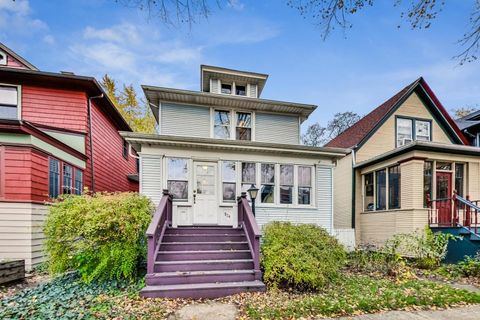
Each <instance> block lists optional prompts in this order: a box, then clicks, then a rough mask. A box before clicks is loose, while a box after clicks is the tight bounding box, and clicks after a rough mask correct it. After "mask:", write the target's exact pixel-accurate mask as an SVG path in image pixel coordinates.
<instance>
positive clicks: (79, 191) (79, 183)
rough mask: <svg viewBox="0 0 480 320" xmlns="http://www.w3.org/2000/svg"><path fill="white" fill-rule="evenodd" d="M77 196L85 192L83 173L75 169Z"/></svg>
mask: <svg viewBox="0 0 480 320" xmlns="http://www.w3.org/2000/svg"><path fill="white" fill-rule="evenodd" d="M74 191H75V194H77V195H81V194H82V192H83V172H82V171H81V170H78V169H75V189H74Z"/></svg>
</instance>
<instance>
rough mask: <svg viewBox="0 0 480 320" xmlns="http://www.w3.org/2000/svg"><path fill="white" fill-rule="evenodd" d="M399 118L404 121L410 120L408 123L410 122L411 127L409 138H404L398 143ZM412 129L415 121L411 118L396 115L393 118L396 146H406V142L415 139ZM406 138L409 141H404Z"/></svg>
mask: <svg viewBox="0 0 480 320" xmlns="http://www.w3.org/2000/svg"><path fill="white" fill-rule="evenodd" d="M399 120H406V121H410V123H411V127H410V139H407V138H404V139H403V143H402V144H399V138H398V135H399ZM414 130H415V121H414V120H413V119H410V118H402V117H396V118H395V145H396V147H397V148H398V147H403V146H406V145H407V144H409V143H412V142H413V141H415V139H414ZM406 140H410V142H405V141H406Z"/></svg>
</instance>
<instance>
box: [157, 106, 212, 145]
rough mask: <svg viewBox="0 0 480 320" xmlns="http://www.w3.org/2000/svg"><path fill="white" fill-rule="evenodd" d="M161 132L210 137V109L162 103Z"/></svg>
mask: <svg viewBox="0 0 480 320" xmlns="http://www.w3.org/2000/svg"><path fill="white" fill-rule="evenodd" d="M160 133H161V134H164V135H174V136H187V137H202V138H208V137H210V109H209V108H206V107H197V106H188V105H180V104H168V103H162V110H161V114H160Z"/></svg>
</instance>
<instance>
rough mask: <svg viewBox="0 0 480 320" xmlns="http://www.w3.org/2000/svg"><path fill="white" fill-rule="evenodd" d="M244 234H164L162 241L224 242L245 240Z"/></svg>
mask: <svg viewBox="0 0 480 320" xmlns="http://www.w3.org/2000/svg"><path fill="white" fill-rule="evenodd" d="M245 240H246V237H245V235H244V234H218V233H212V234H201V233H192V234H166V235H164V236H163V239H162V242H163V243H168V242H226V241H234V242H235V241H245Z"/></svg>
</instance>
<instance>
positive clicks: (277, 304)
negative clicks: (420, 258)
mask: <svg viewBox="0 0 480 320" xmlns="http://www.w3.org/2000/svg"><path fill="white" fill-rule="evenodd" d="M474 303H480V294H478V293H473V292H469V291H465V290H458V289H454V288H452V287H450V286H446V285H441V284H438V283H433V282H429V281H423V280H406V281H402V282H397V281H395V280H392V279H374V278H371V277H368V276H363V275H353V274H345V275H344V276H343V277H342V279H341V280H339V281H338V282H337V283H336V284H333V285H331V286H330V287H329V288H327V289H325V290H324V291H322V292H319V293H310V294H298V293H297V294H292V293H287V292H282V291H269V292H267V293H266V294H260V295H256V296H252V297H251V298H247V299H244V300H243V302H242V309H243V313H244V314H245V316H247V317H248V318H251V319H295V318H308V317H318V316H339V315H355V314H360V313H372V312H377V311H381V310H399V309H408V308H424V309H431V308H440V307H448V306H458V305H465V304H474Z"/></svg>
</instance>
